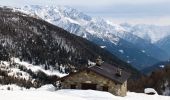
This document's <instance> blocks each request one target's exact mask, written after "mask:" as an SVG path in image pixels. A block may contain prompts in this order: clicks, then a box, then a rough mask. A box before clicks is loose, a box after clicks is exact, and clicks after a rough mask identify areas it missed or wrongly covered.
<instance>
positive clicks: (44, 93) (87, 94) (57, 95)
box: [0, 85, 170, 100]
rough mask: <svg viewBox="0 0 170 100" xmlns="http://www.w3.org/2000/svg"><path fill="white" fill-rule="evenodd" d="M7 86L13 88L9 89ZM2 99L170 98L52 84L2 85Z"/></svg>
mask: <svg viewBox="0 0 170 100" xmlns="http://www.w3.org/2000/svg"><path fill="white" fill-rule="evenodd" d="M7 87H10V88H13V89H12V90H7ZM0 100H170V97H168V96H160V95H147V94H144V93H134V92H128V93H127V96H126V97H118V96H114V95H112V94H110V93H108V92H101V91H94V90H70V89H65V90H58V91H55V88H54V87H53V86H52V85H46V86H43V87H41V88H39V89H29V90H27V89H22V90H21V89H20V88H19V87H17V86H15V85H8V86H0Z"/></svg>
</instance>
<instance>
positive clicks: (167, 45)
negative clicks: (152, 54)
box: [155, 32, 170, 54]
mask: <svg viewBox="0 0 170 100" xmlns="http://www.w3.org/2000/svg"><path fill="white" fill-rule="evenodd" d="M169 33H170V32H169ZM155 44H156V45H158V46H159V47H160V48H162V49H163V50H165V51H166V52H167V53H169V54H170V52H169V51H170V35H169V36H167V37H164V38H163V39H160V40H159V41H158V42H156V43H155Z"/></svg>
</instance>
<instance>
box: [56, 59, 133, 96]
mask: <svg viewBox="0 0 170 100" xmlns="http://www.w3.org/2000/svg"><path fill="white" fill-rule="evenodd" d="M129 76H130V74H129V73H127V72H125V71H123V70H121V69H119V68H117V67H115V66H112V65H110V64H107V63H101V62H100V60H97V63H96V65H95V66H91V67H88V68H84V69H83V70H80V71H78V72H74V73H71V74H69V75H67V76H65V77H62V78H60V79H59V80H58V81H59V82H60V83H61V88H62V89H85V90H86V89H92V90H99V91H108V92H110V93H112V94H114V95H117V96H126V92H127V79H128V78H129Z"/></svg>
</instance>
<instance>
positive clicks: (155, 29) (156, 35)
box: [121, 23, 170, 43]
mask: <svg viewBox="0 0 170 100" xmlns="http://www.w3.org/2000/svg"><path fill="white" fill-rule="evenodd" d="M121 26H122V27H123V28H125V29H126V31H128V32H130V33H132V34H134V35H136V36H138V37H140V38H142V39H145V40H147V41H148V42H151V43H156V42H157V41H159V40H161V39H163V38H165V37H166V36H168V35H170V26H156V25H145V24H138V25H130V24H128V23H123V24H121Z"/></svg>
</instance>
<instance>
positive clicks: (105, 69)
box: [59, 63, 130, 84]
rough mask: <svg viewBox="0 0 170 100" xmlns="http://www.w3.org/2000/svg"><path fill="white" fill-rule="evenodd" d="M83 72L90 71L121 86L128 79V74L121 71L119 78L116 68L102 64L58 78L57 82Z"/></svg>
mask: <svg viewBox="0 0 170 100" xmlns="http://www.w3.org/2000/svg"><path fill="white" fill-rule="evenodd" d="M84 70H90V71H92V72H95V73H97V74H99V75H101V76H103V77H105V78H108V79H110V80H112V81H115V82H117V83H119V84H123V83H124V82H125V81H126V80H127V79H128V78H129V77H130V73H128V72H126V71H124V70H122V71H121V75H120V76H119V75H117V70H118V67H115V66H113V65H110V64H108V63H102V64H101V65H100V66H98V65H95V66H91V67H86V68H84V69H82V70H81V71H78V72H74V73H71V74H69V75H67V76H65V77H62V78H60V79H59V80H63V79H66V78H67V77H70V76H72V75H75V74H77V73H80V72H82V71H84Z"/></svg>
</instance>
